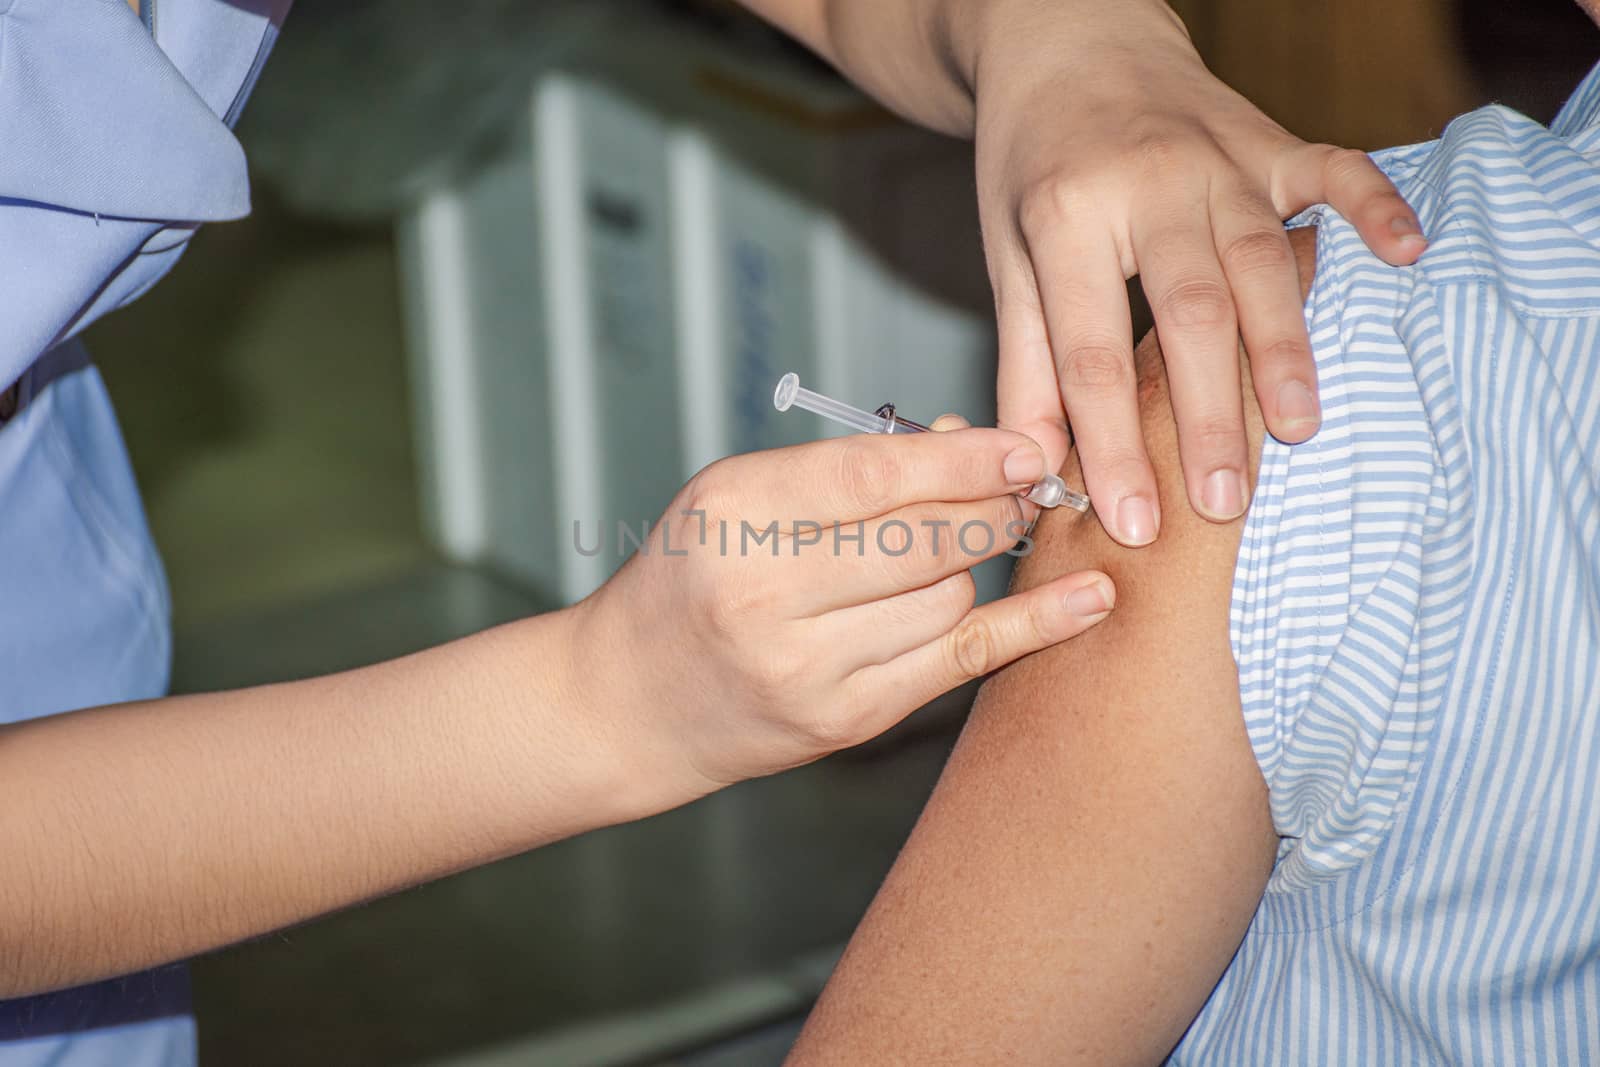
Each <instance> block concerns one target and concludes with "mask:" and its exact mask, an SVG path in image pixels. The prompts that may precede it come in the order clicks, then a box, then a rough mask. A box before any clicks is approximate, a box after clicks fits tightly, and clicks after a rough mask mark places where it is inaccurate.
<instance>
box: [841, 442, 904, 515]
mask: <svg viewBox="0 0 1600 1067" xmlns="http://www.w3.org/2000/svg"><path fill="white" fill-rule="evenodd" d="M903 478H904V471H903V470H902V468H901V465H900V461H899V460H898V459H896V458H895V457H894V456H893V455H892V454H890V452H889V451H888V450H886V449H881V448H873V447H869V446H868V445H867V444H865V443H864V442H859V441H851V442H849V443H847V444H846V445H845V447H844V449H843V450H842V451H841V452H840V455H839V473H838V478H837V484H838V486H839V489H840V491H841V492H842V493H844V495H845V500H846V501H847V502H848V504H849V505H850V506H851V507H853V508H858V509H862V510H864V511H867V512H869V513H872V514H877V513H879V512H881V511H884V510H886V509H887V508H888V507H889V505H890V504H891V503H892V502H893V501H895V500H897V499H898V498H899V492H900V485H901V482H902V480H903Z"/></svg>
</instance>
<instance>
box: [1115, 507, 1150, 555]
mask: <svg viewBox="0 0 1600 1067" xmlns="http://www.w3.org/2000/svg"><path fill="white" fill-rule="evenodd" d="M1117 530H1118V531H1119V532H1120V535H1121V536H1119V537H1118V538H1117V540H1119V541H1121V542H1122V543H1123V544H1125V545H1132V546H1133V547H1135V548H1141V547H1143V546H1145V545H1148V544H1149V543H1150V542H1152V541H1154V540H1155V539H1156V509H1155V508H1154V507H1152V506H1151V504H1150V501H1148V500H1146V499H1145V498H1144V497H1142V496H1129V497H1124V498H1123V499H1122V503H1120V504H1118V505H1117Z"/></svg>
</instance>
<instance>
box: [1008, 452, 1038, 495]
mask: <svg viewBox="0 0 1600 1067" xmlns="http://www.w3.org/2000/svg"><path fill="white" fill-rule="evenodd" d="M1005 470H1006V481H1007V482H1009V483H1010V484H1011V485H1033V484H1034V483H1035V482H1039V481H1043V480H1044V474H1045V471H1044V456H1043V455H1042V454H1041V453H1040V452H1039V450H1038V449H1036V448H1028V447H1026V446H1024V447H1022V448H1019V449H1017V450H1016V451H1015V452H1013V453H1011V455H1009V456H1007V457H1006V467H1005Z"/></svg>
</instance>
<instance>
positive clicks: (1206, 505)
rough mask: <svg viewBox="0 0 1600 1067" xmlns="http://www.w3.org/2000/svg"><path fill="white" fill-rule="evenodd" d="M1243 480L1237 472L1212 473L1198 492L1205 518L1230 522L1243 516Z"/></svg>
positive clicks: (1221, 471) (1222, 471)
mask: <svg viewBox="0 0 1600 1067" xmlns="http://www.w3.org/2000/svg"><path fill="white" fill-rule="evenodd" d="M1245 503H1246V502H1245V499H1244V479H1243V478H1242V477H1240V476H1239V472H1238V471H1230V470H1220V471H1212V472H1211V474H1210V476H1209V477H1207V478H1206V483H1205V485H1204V487H1202V489H1201V490H1200V504H1201V510H1202V511H1203V512H1204V514H1205V517H1206V518H1208V519H1212V520H1215V521H1219V522H1230V521H1232V520H1234V519H1237V518H1238V517H1239V516H1240V515H1243V514H1244V509H1245Z"/></svg>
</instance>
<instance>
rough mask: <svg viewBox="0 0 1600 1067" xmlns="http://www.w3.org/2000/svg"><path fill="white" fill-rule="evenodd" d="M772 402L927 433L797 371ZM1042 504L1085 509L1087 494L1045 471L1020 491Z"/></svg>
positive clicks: (867, 427)
mask: <svg viewBox="0 0 1600 1067" xmlns="http://www.w3.org/2000/svg"><path fill="white" fill-rule="evenodd" d="M772 406H773V407H775V408H777V409H778V410H779V411H788V410H789V409H790V408H800V409H801V410H802V411H810V412H812V413H814V414H817V415H821V416H822V417H823V418H825V419H831V420H833V421H834V422H837V423H839V424H841V425H843V426H848V427H849V428H850V429H852V430H855V431H857V432H858V433H927V432H928V427H926V426H924V425H922V424H921V423H920V422H912V421H911V420H910V419H903V418H901V417H900V416H899V415H897V414H895V410H894V405H893V404H885V405H883V407H881V408H879V409H878V410H877V411H876V412H875V413H874V412H866V411H862V410H861V409H860V408H854V407H851V406H850V405H849V404H844V403H840V402H839V401H837V400H835V399H833V398H832V397H827V396H823V395H822V394H821V393H815V392H812V391H811V390H810V389H806V388H803V387H802V386H801V385H800V376H799V375H798V374H785V375H784V376H783V378H782V379H781V380H779V382H778V391H777V392H776V393H774V394H773V395H772ZM1022 496H1023V497H1025V498H1026V499H1028V500H1031V501H1033V502H1034V503H1035V504H1038V505H1039V506H1040V507H1042V508H1058V507H1069V508H1071V509H1072V510H1074V511H1079V512H1087V511H1088V510H1089V498H1088V497H1086V496H1084V495H1083V494H1082V493H1076V492H1073V491H1072V490H1071V489H1068V488H1067V483H1066V482H1064V481H1062V480H1061V478H1060V476H1059V475H1055V474H1047V475H1045V479H1044V481H1042V482H1040V483H1039V484H1037V485H1035V486H1034V487H1033V488H1031V489H1029V490H1028V491H1027V492H1026V493H1023V494H1022Z"/></svg>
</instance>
